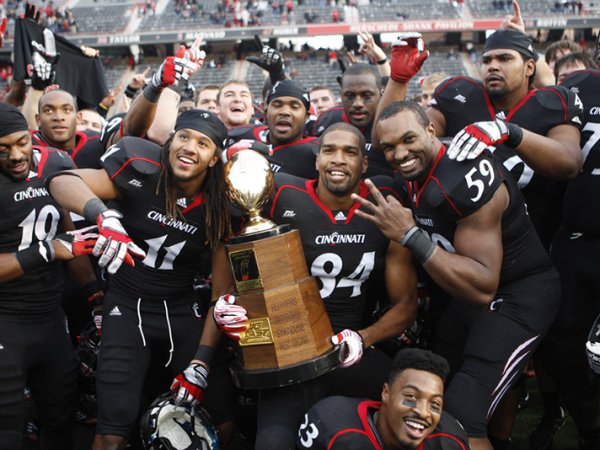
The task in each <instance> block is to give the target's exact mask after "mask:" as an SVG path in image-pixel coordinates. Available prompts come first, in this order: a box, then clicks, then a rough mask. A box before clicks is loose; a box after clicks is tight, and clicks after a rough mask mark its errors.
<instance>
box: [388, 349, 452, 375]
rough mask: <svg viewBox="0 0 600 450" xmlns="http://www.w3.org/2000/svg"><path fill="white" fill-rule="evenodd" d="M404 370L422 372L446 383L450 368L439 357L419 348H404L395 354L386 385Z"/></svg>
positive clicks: (443, 359) (446, 362)
mask: <svg viewBox="0 0 600 450" xmlns="http://www.w3.org/2000/svg"><path fill="white" fill-rule="evenodd" d="M406 369H415V370H422V371H425V372H429V373H432V374H434V375H437V376H438V377H440V378H441V379H442V381H443V382H446V377H447V376H448V372H450V366H449V365H448V361H446V359H445V358H443V357H441V356H440V355H438V354H436V353H433V352H432V351H429V350H423V349H421V348H406V349H403V350H400V351H399V352H398V353H396V357H395V358H394V362H393V363H392V369H391V370H390V375H389V377H388V383H389V384H391V383H393V382H394V380H395V379H396V378H397V377H398V376H399V375H400V374H401V373H402V372H403V371H404V370H406Z"/></svg>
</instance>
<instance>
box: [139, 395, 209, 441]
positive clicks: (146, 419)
mask: <svg viewBox="0 0 600 450" xmlns="http://www.w3.org/2000/svg"><path fill="white" fill-rule="evenodd" d="M140 432H141V435H142V443H143V445H144V448H146V449H147V450H219V438H218V437H217V431H216V430H215V428H214V426H213V425H212V421H211V419H210V416H209V415H208V413H207V412H206V410H205V409H204V408H201V407H199V406H196V407H193V406H189V405H181V406H177V405H175V404H174V403H173V394H172V393H171V392H167V393H165V394H162V395H161V396H159V397H158V398H157V399H156V400H154V401H153V402H152V404H151V405H150V407H149V408H148V410H147V411H146V412H145V413H144V415H143V416H142V419H141V422H140Z"/></svg>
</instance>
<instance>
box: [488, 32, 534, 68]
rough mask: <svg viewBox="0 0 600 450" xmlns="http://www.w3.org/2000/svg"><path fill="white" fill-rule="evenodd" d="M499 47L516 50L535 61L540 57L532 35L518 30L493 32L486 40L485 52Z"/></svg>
mask: <svg viewBox="0 0 600 450" xmlns="http://www.w3.org/2000/svg"><path fill="white" fill-rule="evenodd" d="M499 48H506V49H509V50H515V51H517V52H519V53H520V54H521V55H523V56H525V58H528V59H533V60H534V61H537V59H538V54H537V52H536V51H535V50H534V49H533V40H532V39H531V37H530V36H528V35H526V34H524V33H521V32H520V31H517V30H498V31H496V32H494V33H493V34H491V35H490V36H489V37H488V38H487V40H486V41H485V45H484V47H483V53H486V52H488V51H490V50H496V49H499Z"/></svg>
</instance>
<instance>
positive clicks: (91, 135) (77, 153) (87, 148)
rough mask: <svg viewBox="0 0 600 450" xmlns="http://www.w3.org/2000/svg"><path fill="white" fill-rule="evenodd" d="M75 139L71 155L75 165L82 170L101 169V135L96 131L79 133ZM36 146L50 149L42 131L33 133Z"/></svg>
mask: <svg viewBox="0 0 600 450" xmlns="http://www.w3.org/2000/svg"><path fill="white" fill-rule="evenodd" d="M75 135H76V137H75V148H74V149H73V151H71V152H67V153H69V155H70V156H71V159H72V160H73V162H74V163H75V165H76V166H77V167H78V168H80V169H100V168H101V167H102V165H101V164H100V157H101V156H102V154H103V153H104V147H103V146H102V144H101V141H100V133H97V132H95V131H90V130H86V131H77V132H76V134H75ZM31 138H32V141H33V144H34V145H39V146H43V147H48V145H50V144H48V142H47V141H46V138H45V137H44V135H43V134H42V132H41V131H39V130H36V131H31Z"/></svg>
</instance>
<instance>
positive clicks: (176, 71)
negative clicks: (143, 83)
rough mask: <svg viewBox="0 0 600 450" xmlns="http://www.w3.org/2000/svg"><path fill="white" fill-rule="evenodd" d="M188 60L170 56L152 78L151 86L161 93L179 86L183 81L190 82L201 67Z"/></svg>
mask: <svg viewBox="0 0 600 450" xmlns="http://www.w3.org/2000/svg"><path fill="white" fill-rule="evenodd" d="M188 58H189V57H187V56H186V57H183V58H178V57H175V56H168V57H167V58H166V59H165V60H164V62H163V63H162V64H161V66H160V67H159V69H158V70H157V71H156V72H155V73H154V75H153V76H152V79H151V80H150V85H151V86H152V87H153V88H154V89H156V90H159V91H160V90H162V89H164V88H166V87H167V86H177V84H178V83H179V82H180V81H181V80H184V81H187V80H189V78H190V77H191V76H192V75H193V74H195V73H196V72H197V71H198V69H200V65H198V64H197V63H195V62H193V61H191V60H190V59H188Z"/></svg>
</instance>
